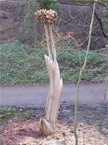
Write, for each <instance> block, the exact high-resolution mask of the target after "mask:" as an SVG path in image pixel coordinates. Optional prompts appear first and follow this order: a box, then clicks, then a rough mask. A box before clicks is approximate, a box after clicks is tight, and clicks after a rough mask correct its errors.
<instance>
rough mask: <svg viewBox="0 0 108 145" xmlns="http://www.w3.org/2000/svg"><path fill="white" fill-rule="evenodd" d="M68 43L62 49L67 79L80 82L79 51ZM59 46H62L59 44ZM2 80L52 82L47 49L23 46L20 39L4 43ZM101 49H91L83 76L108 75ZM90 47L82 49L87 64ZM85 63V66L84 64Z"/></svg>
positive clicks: (60, 55) (60, 58)
mask: <svg viewBox="0 0 108 145" xmlns="http://www.w3.org/2000/svg"><path fill="white" fill-rule="evenodd" d="M69 44H70V43H66V45H64V46H63V48H61V49H58V50H57V51H58V62H59V65H60V71H61V76H62V78H63V80H64V82H76V81H77V80H78V76H79V70H80V64H79V51H78V50H77V48H76V47H75V46H70V45H69ZM58 47H59V46H58ZM0 52H1V57H0V67H1V75H0V80H1V82H0V83H1V84H2V85H15V84H19V83H21V84H25V83H26V84H41V83H42V84H43V83H44V84H46V83H48V81H49V78H48V72H47V69H46V65H45V60H44V54H47V50H45V49H43V48H42V47H40V46H39V45H37V46H36V47H35V48H33V47H30V46H28V45H23V44H21V43H20V42H18V41H14V42H11V43H5V44H2V45H1V46H0ZM103 53H104V52H101V51H98V52H97V51H93V50H92V51H90V52H89V57H88V64H87V67H86V70H85V72H84V75H83V78H82V79H83V80H84V81H93V82H96V81H103V80H104V79H105V76H106V75H107V74H108V71H107V66H108V62H107V60H106V57H105V56H104V54H103ZM85 54H86V50H82V51H81V52H80V56H81V63H82V64H83V62H84V58H85ZM82 64H81V65H82Z"/></svg>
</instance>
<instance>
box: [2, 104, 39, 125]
mask: <svg viewBox="0 0 108 145" xmlns="http://www.w3.org/2000/svg"><path fill="white" fill-rule="evenodd" d="M36 115H37V111H36V110H32V109H18V108H15V107H13V106H12V107H8V108H2V107H0V125H2V124H3V123H5V122H6V123H7V122H18V121H25V120H27V119H32V118H34V117H36Z"/></svg>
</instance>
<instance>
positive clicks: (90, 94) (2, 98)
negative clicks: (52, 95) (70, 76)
mask: <svg viewBox="0 0 108 145" xmlns="http://www.w3.org/2000/svg"><path fill="white" fill-rule="evenodd" d="M48 89H49V87H48V86H17V87H1V88H0V105H1V106H11V105H14V106H18V107H21V106H24V107H26V106H30V107H35V106H43V105H45V102H46V98H47V95H48ZM105 89H106V86H105V84H91V85H89V84H85V85H81V86H80V96H79V104H80V105H84V104H86V105H90V106H91V105H96V104H98V103H101V102H103V101H105V102H106V103H107V102H108V91H107V94H106V99H105V100H104V93H105ZM75 97H76V85H75V84H71V85H64V88H63V93H62V98H61V101H62V102H66V103H68V104H69V103H73V104H74V103H75Z"/></svg>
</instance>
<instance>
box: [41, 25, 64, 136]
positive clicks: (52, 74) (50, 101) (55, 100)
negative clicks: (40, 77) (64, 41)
mask: <svg viewBox="0 0 108 145" xmlns="http://www.w3.org/2000/svg"><path fill="white" fill-rule="evenodd" d="M44 29H45V34H46V40H47V46H48V54H49V56H46V55H45V62H46V66H47V69H48V74H49V78H50V88H49V94H48V97H47V102H46V107H45V119H41V120H40V125H39V133H40V135H50V134H53V133H55V128H56V122H57V117H58V111H59V107H60V98H61V93H62V88H63V81H62V79H61V78H60V71H59V66H58V62H57V60H56V49H55V43H54V39H53V34H52V25H49V27H48V26H47V25H46V24H45V25H44ZM50 47H51V48H52V50H51V48H50ZM51 52H52V53H51Z"/></svg>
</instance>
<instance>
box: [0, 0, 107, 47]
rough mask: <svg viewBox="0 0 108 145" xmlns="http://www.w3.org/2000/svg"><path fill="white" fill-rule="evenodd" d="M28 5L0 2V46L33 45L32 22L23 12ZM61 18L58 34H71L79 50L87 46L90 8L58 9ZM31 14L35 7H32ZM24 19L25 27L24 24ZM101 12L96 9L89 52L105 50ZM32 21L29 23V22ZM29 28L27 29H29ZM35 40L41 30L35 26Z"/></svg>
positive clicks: (74, 6) (62, 6) (63, 7)
mask: <svg viewBox="0 0 108 145" xmlns="http://www.w3.org/2000/svg"><path fill="white" fill-rule="evenodd" d="M26 8H27V4H24V3H22V2H21V3H20V2H18V3H14V2H12V1H11V2H7V1H6V2H0V33H1V35H0V42H1V43H4V42H9V41H13V40H15V39H20V40H21V41H22V42H23V43H25V42H26V43H29V44H33V43H34V39H35V38H34V37H35V34H34V30H35V28H34V27H35V26H34V20H35V16H33V18H32V19H31V15H30V16H29V13H28V12H27V11H26ZM60 8H61V11H62V14H61V15H60V16H61V19H60V21H59V22H58V23H57V25H56V26H57V27H58V30H59V31H60V32H62V33H63V34H67V33H68V32H73V36H74V37H75V38H76V39H77V40H78V42H79V43H80V44H83V45H82V47H83V48H85V47H86V45H87V40H88V39H87V38H88V31H89V24H90V20H91V13H92V9H91V7H90V6H88V5H86V6H80V5H61V6H60ZM33 10H34V12H35V11H36V6H35V4H33ZM24 16H25V18H27V20H28V21H27V22H26V24H24V23H23V22H24V21H25V19H24ZM102 19H104V8H103V7H102V6H101V5H97V9H96V16H95V22H94V29H93V39H92V44H91V49H99V48H102V47H104V46H105V41H106V35H105V32H104V23H103V22H104V21H101V20H102ZM30 21H31V22H30ZM29 24H30V25H29ZM37 32H38V35H37V36H38V38H39V39H40V38H41V35H42V33H43V29H42V28H41V26H40V24H37Z"/></svg>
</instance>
